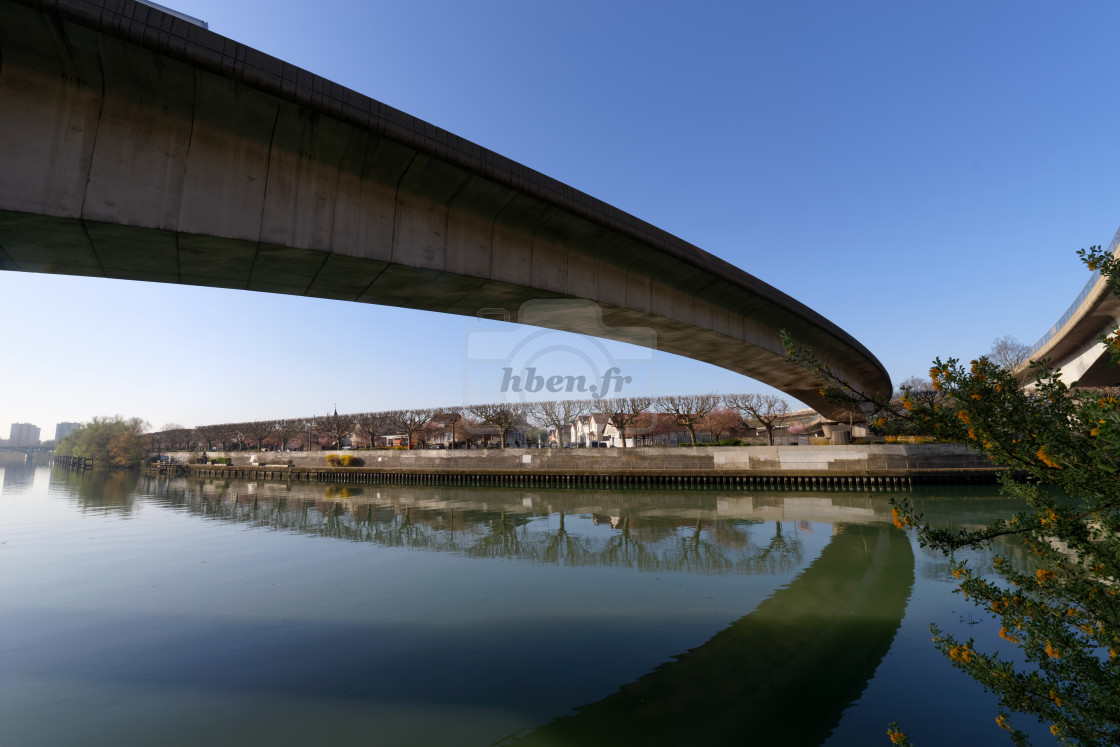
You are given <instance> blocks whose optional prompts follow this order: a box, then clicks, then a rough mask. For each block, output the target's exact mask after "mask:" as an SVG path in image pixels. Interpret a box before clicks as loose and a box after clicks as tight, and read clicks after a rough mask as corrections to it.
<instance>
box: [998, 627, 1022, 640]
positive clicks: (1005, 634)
mask: <svg viewBox="0 0 1120 747" xmlns="http://www.w3.org/2000/svg"><path fill="white" fill-rule="evenodd" d="M999 637H1000V638H1002V639H1003V640H1005V641H1011V642H1012V643H1018V642H1019V639H1018V638H1016V637H1015V636H1014V635H1012V634H1011V631H1010V630H1008V629H1007V628H1000V629H999Z"/></svg>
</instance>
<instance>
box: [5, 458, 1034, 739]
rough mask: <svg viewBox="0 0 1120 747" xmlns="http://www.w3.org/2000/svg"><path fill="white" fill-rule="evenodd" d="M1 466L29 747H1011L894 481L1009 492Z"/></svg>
mask: <svg viewBox="0 0 1120 747" xmlns="http://www.w3.org/2000/svg"><path fill="white" fill-rule="evenodd" d="M0 470H2V489H0V745H3V746H4V747H8V746H9V745H77V744H81V745H102V744H104V745H155V744H160V745H199V744H207V745H227V744H228V745H235V744H236V745H239V746H243V745H245V744H267V745H306V744H330V745H350V744H353V745H367V744H375V745H490V744H509V745H522V744H524V745H568V744H573V745H574V744H579V745H585V744H604V745H623V744H642V745H650V744H666V745H677V744H736V745H741V744H758V745H774V744H781V745H869V744H889V741H888V740H887V738H886V735H885V732H886V728H887V724H888V722H889V721H891V720H895V719H897V720H899V721H901V722H902V726H903V727H904V728H905V729H906V730H907V731H908V732H910V733H911V735H912V736H913V737H914V738H915V739H916V741H917V743H918V744H921V745H945V744H1002V743H1005V740H1004V738H1003V732H1002V731H1000V730H999V729H998V728H997V727H996V725H995V722H994V717H995V704H994V700H993V699H992V698H991V697H990V696H988V695H987V694H985V693H984V691H983V690H982V689H981V688H980V687H979V686H978V685H976V684H975V683H973V682H972V681H971V680H969V679H967V678H966V677H964V676H963V675H960V674H959V673H958V672H956V670H954V669H953V668H952V667H951V666H950V665H949V664H948V663H947V662H946V661H945V660H944V658H943V657H942V656H941V655H940V654H938V653H937V652H936V651H935V650H934V649H933V647H932V645H931V643H930V636H929V629H928V626H929V623H931V622H936V623H937V624H939V625H941V626H942V627H943V628H945V629H946V630H948V631H949V632H953V633H956V634H958V635H961V636H963V637H966V638H967V637H969V636H973V637H975V638H976V640H977V645H978V647H979V648H981V649H982V650H1007V649H1005V648H1001V646H1000V644H1001V643H1002V642H1001V641H1000V640H999V639H998V637H997V636H996V631H997V629H998V626H995V625H993V624H992V621H991V620H990V619H989V618H988V617H987V616H986V615H985V614H984V613H983V612H982V611H980V610H977V609H975V608H973V607H972V606H971V605H970V604H969V603H968V602H967V601H965V600H963V599H962V598H960V596H959V595H954V594H953V593H952V590H953V588H954V584H953V579H952V577H951V575H950V572H949V568H948V564H947V562H946V561H945V559H944V558H942V557H941V556H940V555H938V554H936V553H932V552H930V551H927V550H924V549H922V548H920V547H918V545H917V542H916V541H915V539H914V537H913V536H911V535H910V534H908V533H906V532H903V531H901V530H898V529H895V528H894V527H893V526H892V525H891V522H890V505H889V503H888V501H889V499H890V497H891V496H892V495H893V496H901V495H908V496H910V497H912V498H913V499H914V500H915V501H916V502H917V503H918V504H919V508H920V510H921V511H923V512H924V513H925V515H926V519H927V520H928V521H931V522H932V523H937V524H941V525H955V526H973V525H976V524H978V523H981V522H983V521H985V520H987V519H989V518H990V517H992V516H994V515H996V514H998V513H1001V512H1007V511H1009V510H1012V509H1013V508H1015V504H1012V503H1011V502H1009V501H1006V500H1005V499H1003V498H1001V497H999V496H998V494H997V493H996V491H995V489H994V488H985V487H980V488H977V487H967V488H965V487H942V488H939V489H915V490H914V491H912V492H907V493H901V492H899V493H891V492H846V491H821V490H817V491H778V492H773V491H771V492H767V491H757V490H724V491H719V490H687V491H683V492H682V491H681V490H679V489H675V490H641V491H639V490H626V491H604V490H588V491H571V490H532V489H529V490H526V489H502V490H495V489H469V488H438V487H400V486H393V487H380V488H378V487H372V486H360V487H359V486H353V487H347V486H344V485H338V484H334V485H330V486H325V485H307V484H294V485H288V484H285V483H282V482H259V483H258V482H250V481H237V480H229V481H213V480H196V479H187V478H172V479H167V478H155V477H148V476H137V475H135V474H122V473H111V474H105V473H95V474H90V473H86V475H84V476H80V475H77V474H73V473H67V472H66V471H64V470H57V469H56V470H53V471H52V470H51V469H50V468H48V467H30V466H26V467H25V466H20V465H15V466H13V465H7V466H0ZM998 551H999V552H1001V553H1002V554H1005V555H1010V556H1012V558H1017V557H1019V556H1018V553H1017V552H1016V551H1015V548H1013V547H1009V546H1005V547H1002V548H998ZM988 563H990V558H989V557H987V556H986V555H984V554H975V555H974V556H972V558H971V564H972V565H973V566H977V567H981V568H983V567H986V566H987V564H988ZM1037 733H1038V734H1040V735H1045V736H1044V737H1040V738H1039V740H1038V741H1039V742H1042V743H1045V742H1046V741H1048V740H1049V734H1048V733H1047V732H1046V730H1045V729H1044V728H1041V727H1040V728H1039V729H1038V731H1037Z"/></svg>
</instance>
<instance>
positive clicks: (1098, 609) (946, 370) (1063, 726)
mask: <svg viewBox="0 0 1120 747" xmlns="http://www.w3.org/2000/svg"><path fill="white" fill-rule="evenodd" d="M1079 254H1080V255H1081V257H1082V259H1083V261H1084V262H1085V263H1086V264H1087V265H1088V266H1089V268H1090V269H1099V270H1101V273H1102V275H1103V276H1104V277H1105V278H1106V281H1107V283H1108V285H1109V288H1110V290H1111V291H1112V292H1113V293H1114V294H1116V295H1117V296H1120V261H1118V260H1117V258H1115V257H1112V256H1109V255H1108V254H1107V253H1105V252H1102V251H1101V249H1100V247H1092V248H1091V249H1089V250H1088V251H1085V250H1082V251H1080V252H1079ZM783 339H784V341H785V343H786V349H787V354H788V355H789V356H790V358H791V359H793V360H796V361H799V362H801V363H803V364H804V365H806V366H808V367H810V368H812V369H813V370H815V371H816V372H817V373H818V374H819V375H820V376H821V377H822V378H824V379H825V380H826V381H828V382H829V386H828V387H826V388H825V389H824V390H823V391H824V394H825V396H826V397H827V398H828V399H830V400H832V401H833V402H835V403H848V404H851V405H854V406H857V407H862V408H863V409H864V411H865V412H867V413H868V415H869V418H870V419H871V420H872V421H873V422H874V423H875V424H877V425H880V426H885V427H889V428H898V429H902V430H909V431H911V432H915V433H925V434H934V435H937V436H938V437H940V438H941V439H943V440H947V441H956V442H961V443H967V444H971V445H973V446H974V447H976V448H977V449H980V450H983V451H984V452H985V453H987V454H988V455H989V456H990V457H991V459H992V461H993V462H994V463H995V464H997V465H1001V466H1005V467H1009V468H1010V470H1009V471H1008V472H1006V473H1004V476H1003V477H1002V478H1001V483H1002V489H1003V491H1004V492H1005V493H1006V494H1008V495H1012V496H1015V497H1018V498H1020V499H1022V500H1023V501H1024V502H1025V503H1026V504H1027V505H1028V506H1029V509H1027V510H1025V511H1022V512H1020V513H1017V514H1015V515H1014V516H1008V517H1005V518H1002V519H1000V520H998V521H995V522H993V523H992V524H990V525H988V526H986V527H983V528H981V529H978V530H975V531H959V532H952V531H948V530H944V529H935V528H932V527H930V526H928V525H926V524H924V523H923V522H922V517H921V516H920V515H917V514H916V513H915V511H914V509H913V506H912V505H911V504H910V503H909V502H908V501H905V500H903V501H899V502H897V503H896V505H895V508H894V520H895V523H896V525H898V526H903V527H915V528H916V529H917V532H918V538H919V541H920V543H921V544H922V545H923V546H930V547H933V548H935V549H938V550H941V551H943V552H944V553H946V554H947V555H948V556H949V557H950V558H954V553H955V552H956V551H957V550H961V549H963V548H974V547H989V546H990V543H991V542H992V540H995V539H996V538H1001V537H1004V538H1011V539H1014V540H1017V541H1018V542H1020V543H1022V544H1023V545H1024V546H1025V547H1026V548H1028V549H1029V551H1031V552H1032V553H1033V555H1032V557H1033V559H1034V561H1035V565H1034V567H1033V568H1030V569H1023V568H1022V566H1021V565H1017V564H1014V563H1011V562H1010V561H1009V560H1008V559H1007V558H1004V557H997V558H996V559H995V568H996V575H995V576H994V577H985V576H982V575H980V574H979V573H977V572H975V571H973V569H971V568H969V566H968V565H967V562H964V561H958V560H956V559H955V558H954V559H953V563H952V567H953V574H954V576H956V577H957V578H958V579H959V589H960V591H961V593H962V594H964V596H965V597H966V598H967V599H968V600H970V601H971V602H972V603H973V604H975V605H977V606H978V607H980V608H982V609H984V610H986V611H987V612H988V613H989V614H990V615H991V616H993V617H994V618H996V619H997V620H998V621H999V623H1000V625H1001V627H1000V630H999V636H1000V637H1001V638H1003V639H1004V640H1006V641H1010V642H1012V643H1014V644H1016V645H1017V647H1018V649H1019V651H1020V652H1021V654H1022V657H1023V658H1024V659H1025V663H1024V664H1016V663H1015V662H1013V661H1010V660H1008V659H1007V658H1006V657H1003V656H1000V655H999V654H998V653H987V652H985V649H989V648H990V644H986V643H985V642H983V641H976V640H974V639H972V638H970V639H968V640H960V639H958V638H956V637H954V636H952V635H949V634H947V633H945V632H944V631H942V630H940V629H938V628H937V627H936V626H934V627H932V631H933V640H934V644H935V645H936V646H937V648H938V649H939V650H940V651H942V652H943V653H944V654H945V656H946V657H947V658H948V659H949V660H950V661H951V663H952V664H953V665H954V666H956V667H957V668H959V669H961V670H962V671H964V672H966V673H968V674H969V675H970V676H971V677H972V678H974V679H975V680H977V681H978V682H980V683H981V684H982V685H983V686H984V687H985V688H986V689H987V690H989V691H990V692H992V693H994V694H995V695H996V696H997V697H998V699H999V713H998V715H997V717H996V722H997V724H998V725H999V726H1000V727H1002V728H1004V729H1006V730H1007V731H1008V732H1010V734H1011V737H1012V739H1013V740H1014V741H1015V743H1016V744H1027V737H1026V735H1025V734H1024V733H1023V732H1022V731H1020V730H1019V729H1018V728H1016V726H1015V724H1014V723H1013V718H1014V717H1013V715H1012V714H1014V713H1027V714H1031V715H1033V716H1035V717H1036V718H1038V719H1039V721H1041V722H1042V723H1044V724H1049V725H1050V731H1051V733H1052V734H1053V735H1054V736H1055V737H1056V738H1057V740H1058V741H1060V742H1062V743H1067V744H1082V745H1114V744H1118V743H1120V658H1118V657H1117V653H1118V652H1120V600H1118V599H1117V592H1118V589H1120V474H1118V473H1120V399H1118V398H1117V397H1115V396H1112V395H1109V394H1100V393H1098V392H1093V391H1090V390H1081V389H1078V388H1077V387H1076V382H1074V383H1073V384H1068V385H1067V383H1066V382H1064V381H1063V380H1062V378H1061V376H1060V374H1059V373H1057V372H1055V371H1053V370H1052V369H1050V368H1049V367H1048V366H1047V365H1046V362H1044V361H1043V362H1035V363H1032V364H1031V365H1032V371H1033V373H1034V381H1033V383H1032V384H1030V385H1028V386H1023V384H1022V382H1021V381H1020V380H1018V379H1016V378H1015V377H1013V376H1012V375H1011V373H1010V372H1009V371H1008V370H1007V369H1006V368H1004V367H1003V366H1001V365H999V364H998V363H996V362H995V361H991V360H989V359H988V358H986V357H983V358H979V359H977V360H974V361H971V362H970V363H969V364H968V365H967V366H965V365H962V364H960V363H959V362H958V361H957V360H954V359H949V360H947V361H944V362H942V361H941V360H940V359H938V360H935V361H934V364H933V367H932V368H931V369H930V381H931V385H932V387H933V388H934V389H935V390H937V391H938V392H940V393H942V394H943V395H944V396H945V398H944V400H943V401H941V402H936V401H931V400H929V399H926V398H921V397H917V396H914V394H913V393H911V392H910V391H906V390H905V388H904V392H903V396H902V398H901V402H900V405H901V407H900V408H899V409H897V410H896V409H895V408H893V407H892V406H891V403H890V402H889V401H884V398H883V397H882V396H879V395H867V394H864V393H860V392H858V391H856V390H855V389H854V388H853V387H851V386H850V385H848V383H847V382H845V381H842V380H841V379H839V378H838V377H836V376H835V375H834V374H833V373H832V371H831V370H830V369H828V368H827V367H826V366H823V365H822V364H820V363H819V362H818V361H817V360H816V359H815V356H813V354H812V351H811V350H809V349H807V348H804V347H799V346H798V345H797V344H796V343H795V342H794V341H793V340H792V339H790V338H789V337H788V336H784V337H783ZM1102 339H1103V340H1104V342H1105V344H1106V346H1107V347H1108V349H1109V351H1110V353H1111V354H1112V356H1113V360H1114V361H1115V362H1116V363H1117V365H1120V338H1118V336H1117V334H1116V333H1115V332H1114V333H1113V335H1111V336H1109V337H1105V338H1102ZM992 643H994V641H993V642H992ZM891 728H892V732H891V739H892V741H895V742H896V743H902V742H901V741H898V740H900V739H902V738H903V737H904V736H905V735H902V736H899V735H901V734H902V733H901V732H900V731H899V730H898V729H897V727H896V726H895V725H892V727H891Z"/></svg>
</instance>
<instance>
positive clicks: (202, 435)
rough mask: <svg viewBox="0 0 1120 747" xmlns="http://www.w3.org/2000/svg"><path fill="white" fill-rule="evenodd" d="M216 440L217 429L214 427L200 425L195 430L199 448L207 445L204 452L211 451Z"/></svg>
mask: <svg viewBox="0 0 1120 747" xmlns="http://www.w3.org/2000/svg"><path fill="white" fill-rule="evenodd" d="M215 438H216V427H215V426H213V425H200V426H198V427H197V428H195V429H194V440H195V441H197V442H198V445H199V446H202V444H206V448H204V449H202V450H203V451H210V447H211V445H212V444H213V442H214V439H215Z"/></svg>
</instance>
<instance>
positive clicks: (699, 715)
mask: <svg viewBox="0 0 1120 747" xmlns="http://www.w3.org/2000/svg"><path fill="white" fill-rule="evenodd" d="M913 582H914V556H913V554H912V552H911V549H910V542H909V540H908V539H907V538H906V536H905V534H903V533H902V532H901V531H899V530H897V529H894V528H893V527H890V526H867V525H845V526H840V527H839V529H838V532H837V534H836V535H835V536H834V537H833V539H832V541H831V542H830V543H829V545H828V546H827V547H826V548H825V550H824V551H823V552H822V553H821V555H820V556H819V557H818V558H817V560H816V561H815V562H813V564H812V565H810V566H809V568H807V569H806V570H805V571H804V572H803V573H801V575H799V576H798V577H797V579H796V580H795V581H794V582H793V583H792V584H790V585H789V586H788V587H786V588H784V589H781V590H780V591H778V592H777V593H776V594H775V595H774V596H772V597H770V598H769V599H767V600H766V601H765V602H763V603H762V604H761V605H760V606H759V607H758V609H756V610H755V611H754V612H752V613H751V614H749V615H747V616H745V617H743V618H741V619H739V620H737V621H735V622H734V623H732V625H731V626H730V627H728V628H726V629H725V630H723V631H721V632H719V633H717V634H716V635H715V636H714V637H712V639H711V640H709V641H708V642H706V643H704V644H703V645H701V646H699V647H697V648H694V649H692V650H690V651H687V652H685V653H683V654H681V655H679V656H677V657H675V660H674V661H672V662H669V663H666V664H663V665H661V666H660V667H658V668H657V669H656V670H654V671H653V672H651V673H649V674H647V675H645V676H644V677H642V678H640V679H638V680H637V681H635V682H632V683H630V684H628V685H625V686H623V687H622V688H621V689H620V690H619V691H618V692H617V693H615V694H613V695H611V696H609V697H607V698H604V699H603V700H600V701H599V702H597V703H592V704H590V705H587V706H584V707H582V708H580V709H578V712H577V713H576V714H575V715H572V716H567V717H564V718H560V719H557V720H555V721H553V722H552V723H550V724H548V725H546V726H544V727H542V728H539V729H537V730H536V731H534V732H532V733H531V734H528V735H526V736H524V737H523V738H520V739H516V740H510V741H509V742H507V743H509V744H519V745H520V744H524V745H554V744H604V745H605V744H742V743H748V744H767V745H768V744H785V745H801V744H807V745H808V744H819V743H820V742H821V741H823V740H824V739H825V738H826V737H827V736H828V735H829V733H830V732H831V731H832V729H833V728H834V727H835V726H836V724H837V723H838V722H839V720H840V715H841V713H842V712H843V710H844V708H845V707H847V706H848V705H849V704H850V703H852V702H854V701H855V700H856V699H857V698H858V697H859V695H860V693H862V692H863V689H864V688H865V687H866V685H867V682H868V680H870V679H871V677H872V676H873V675H874V674H875V669H876V668H877V667H878V666H879V662H880V661H881V660H882V658H883V656H884V655H885V654H886V653H887V650H888V649H890V646H891V642H892V641H893V640H894V636H895V633H896V631H897V630H898V627H899V625H900V623H901V622H902V615H903V612H904V611H905V608H906V600H907V598H908V597H909V594H910V589H911V586H912V585H913Z"/></svg>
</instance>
